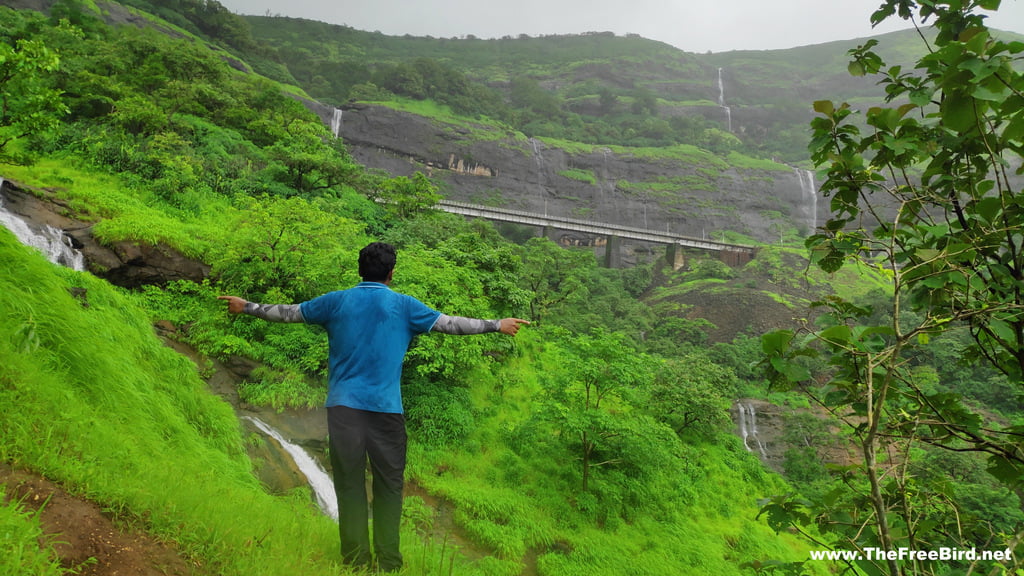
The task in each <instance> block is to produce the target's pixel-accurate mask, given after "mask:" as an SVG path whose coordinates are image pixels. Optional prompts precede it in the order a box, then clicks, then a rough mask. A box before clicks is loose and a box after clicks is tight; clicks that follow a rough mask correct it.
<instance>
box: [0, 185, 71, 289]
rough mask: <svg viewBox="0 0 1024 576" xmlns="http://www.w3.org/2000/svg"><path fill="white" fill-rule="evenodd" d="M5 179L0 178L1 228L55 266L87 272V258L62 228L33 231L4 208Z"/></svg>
mask: <svg viewBox="0 0 1024 576" xmlns="http://www.w3.org/2000/svg"><path fill="white" fill-rule="evenodd" d="M3 190H4V179H3V178H0V226H3V227H4V228H7V229H8V230H10V231H11V232H12V233H13V234H14V236H15V237H17V238H18V240H19V241H20V242H21V243H22V244H24V245H26V246H31V247H33V248H35V249H36V250H39V251H40V252H42V253H43V255H44V256H46V259H47V260H49V261H50V262H53V263H54V264H59V265H61V266H66V267H68V268H71V269H73V270H78V271H82V270H85V256H83V255H82V253H81V252H79V251H78V250H75V249H74V247H72V246H71V241H70V240H69V239H68V237H67V235H66V234H64V231H63V230H61V229H60V228H54V227H53V226H45V227H43V228H41V229H40V230H38V231H36V230H33V229H32V227H31V226H29V225H28V223H27V222H25V220H23V219H21V218H20V217H18V216H17V215H15V214H13V213H12V212H10V211H8V210H7V209H6V208H4V197H3Z"/></svg>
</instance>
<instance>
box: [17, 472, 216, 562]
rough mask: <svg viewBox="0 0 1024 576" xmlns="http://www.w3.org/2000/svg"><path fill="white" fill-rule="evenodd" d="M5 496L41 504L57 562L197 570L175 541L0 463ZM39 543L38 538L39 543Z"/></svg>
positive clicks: (26, 504)
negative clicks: (122, 522) (137, 527)
mask: <svg viewBox="0 0 1024 576" xmlns="http://www.w3.org/2000/svg"><path fill="white" fill-rule="evenodd" d="M0 484H4V485H5V486H6V490H5V492H6V499H7V500H15V501H19V502H21V503H22V506H23V507H24V508H25V509H27V510H40V509H41V510H42V511H41V512H40V514H39V520H40V524H41V525H42V528H43V532H44V533H45V534H46V537H47V539H48V540H49V541H52V542H54V549H55V550H56V552H57V555H58V557H59V558H60V563H61V565H62V566H64V567H65V568H67V569H74V570H77V571H76V572H75V573H76V574H80V575H82V576H196V575H198V574H199V572H198V570H197V567H196V566H195V564H193V563H191V562H188V561H186V560H185V559H184V558H183V557H182V556H181V554H180V553H179V552H178V550H177V549H176V548H175V546H174V545H172V544H168V543H165V542H160V541H158V540H156V539H154V538H153V537H151V536H149V535H147V534H145V533H144V532H140V531H137V530H132V529H130V528H128V529H125V528H124V527H123V526H119V525H118V524H116V523H115V522H114V521H113V520H112V519H111V518H110V516H109V514H106V513H104V511H103V510H102V509H101V508H100V507H99V506H98V505H97V504H95V503H94V502H90V501H88V500H84V499H81V498H77V497H75V496H72V495H70V494H69V493H68V492H67V491H66V490H64V489H63V488H61V487H60V486H59V485H58V484H56V483H54V482H51V481H50V480H47V479H46V478H43V477H41V476H39V475H37V474H33V473H31V472H27V471H25V470H16V469H13V468H11V467H10V466H9V465H7V464H4V463H0ZM41 544H42V543H41Z"/></svg>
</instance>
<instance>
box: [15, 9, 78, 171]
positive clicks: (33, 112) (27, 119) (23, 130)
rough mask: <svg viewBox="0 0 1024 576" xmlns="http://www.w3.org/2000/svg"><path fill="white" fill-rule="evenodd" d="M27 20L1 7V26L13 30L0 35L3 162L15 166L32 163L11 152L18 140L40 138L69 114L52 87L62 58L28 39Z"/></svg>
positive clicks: (37, 42) (29, 158)
mask: <svg viewBox="0 0 1024 576" xmlns="http://www.w3.org/2000/svg"><path fill="white" fill-rule="evenodd" d="M31 19H32V18H31V17H27V18H26V20H31ZM26 20H22V19H21V18H20V16H19V15H17V14H16V13H14V12H13V11H12V10H10V9H9V8H4V7H0V22H3V23H4V24H7V25H10V26H13V28H8V29H7V30H6V31H4V32H0V162H7V163H12V164H27V163H29V162H31V157H30V156H28V155H27V154H25V153H24V152H21V151H14V150H12V143H13V142H14V141H15V140H18V139H20V138H24V137H26V136H30V135H36V136H41V135H42V133H44V132H47V131H49V130H52V129H53V128H55V127H56V126H57V125H58V124H59V123H60V121H61V118H62V117H63V116H64V115H66V114H67V113H68V112H69V109H68V107H67V105H66V104H65V103H64V102H63V101H62V99H61V92H60V90H57V89H55V88H54V87H53V85H52V79H53V77H54V75H55V74H56V73H57V71H58V69H59V67H60V58H59V57H58V55H57V53H55V52H54V51H52V50H50V49H49V48H47V47H46V45H45V44H44V43H43V42H42V40H39V39H34V38H31V37H28V36H27V31H26V30H24V28H23V27H28V26H29V25H31V22H27V21H26Z"/></svg>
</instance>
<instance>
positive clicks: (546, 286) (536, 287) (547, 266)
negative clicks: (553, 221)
mask: <svg viewBox="0 0 1024 576" xmlns="http://www.w3.org/2000/svg"><path fill="white" fill-rule="evenodd" d="M584 259H590V260H592V257H591V256H590V254H585V253H582V252H574V251H572V250H567V249H565V248H562V247H561V246H559V245H557V244H555V243H554V242H552V241H551V240H548V239H547V238H531V239H530V240H528V241H527V242H526V246H524V247H523V272H522V276H521V282H522V285H523V287H524V288H526V289H527V290H529V291H530V292H531V293H532V294H533V297H532V298H531V300H530V318H531V320H532V321H534V322H537V323H542V322H543V320H544V318H545V317H546V316H547V314H548V312H549V310H551V309H552V308H553V307H555V306H562V305H567V306H573V305H575V304H578V303H580V302H583V301H584V300H585V299H586V297H587V289H586V287H585V284H584V279H585V277H586V270H587V269H588V267H587V266H586V265H585V264H584V261H583V260H584ZM590 268H593V265H591V266H590Z"/></svg>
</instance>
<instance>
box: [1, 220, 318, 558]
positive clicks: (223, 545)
mask: <svg viewBox="0 0 1024 576" xmlns="http://www.w3.org/2000/svg"><path fill="white" fill-rule="evenodd" d="M0 269H2V270H0V357H2V358H3V362H0V406H5V407H9V409H8V410H5V414H4V417H3V419H2V420H0V459H2V460H4V461H7V462H11V463H12V464H13V465H16V466H23V467H26V468H29V469H32V470H35V471H37V472H39V473H41V474H43V475H45V476H47V477H48V478H51V479H54V480H58V481H60V482H62V483H64V484H66V485H68V486H69V487H70V488H71V490H72V491H73V492H76V493H78V494H79V495H81V496H85V497H87V498H90V499H92V500H95V501H97V502H99V503H101V505H103V506H105V507H106V508H108V509H110V510H112V511H114V512H115V514H117V515H119V516H120V517H121V518H122V519H124V520H127V521H130V522H133V523H136V524H138V525H139V526H141V527H142V528H145V529H146V530H148V531H149V532H151V533H153V534H155V535H157V536H158V537H162V538H165V539H168V540H173V541H176V542H178V543H179V545H180V547H181V549H182V550H183V551H184V552H185V554H187V555H188V556H191V557H193V558H195V559H196V560H197V562H199V563H201V564H202V565H203V566H204V570H206V571H207V572H208V573H210V574H246V575H251V574H258V575H262V574H266V575H274V574H282V575H285V574H288V575H290V574H295V573H297V572H296V570H298V571H299V572H300V573H303V574H337V573H338V566H337V565H336V562H335V560H336V557H337V531H336V530H337V529H336V527H335V525H334V524H333V522H332V521H331V520H329V519H327V518H326V517H323V516H321V515H320V514H319V513H318V512H317V511H316V510H315V508H314V507H313V506H312V505H311V504H310V503H309V502H308V501H305V500H303V501H298V500H296V499H287V498H279V497H274V496H271V495H268V494H267V493H266V492H265V491H264V490H263V489H262V487H261V486H260V485H259V483H258V482H257V480H255V477H254V476H253V474H252V473H251V470H250V469H251V464H250V462H249V460H248V458H247V457H246V456H245V453H244V451H243V449H242V446H243V444H242V436H241V431H240V428H239V425H238V421H237V419H236V418H235V415H234V413H233V412H232V409H231V407H230V406H229V405H227V404H226V403H225V402H223V401H221V400H220V399H219V398H217V397H215V396H213V395H212V394H211V393H209V392H208V391H207V390H206V389H205V385H204V384H203V382H202V381H201V380H200V379H199V377H198V375H197V373H196V369H195V366H194V365H192V364H191V363H190V362H189V361H188V360H186V359H184V358H183V357H181V356H179V355H177V354H176V353H174V352H173V351H172V350H171V349H170V348H167V347H165V346H163V345H162V344H161V342H160V341H159V340H158V339H157V338H156V336H155V335H154V334H153V330H152V328H151V327H150V325H149V323H148V321H147V319H146V317H145V314H144V313H143V312H142V311H141V310H139V309H137V308H136V307H135V306H134V305H133V304H132V302H131V299H130V298H128V297H126V296H125V295H123V294H121V293H119V292H118V291H117V290H116V289H114V288H112V287H110V286H109V285H107V284H106V283H104V282H102V281H100V280H97V279H95V278H93V277H91V276H90V275H88V274H81V273H76V272H73V271H69V270H65V269H61V268H57V267H55V266H53V265H51V264H49V263H48V262H46V261H45V260H44V259H43V258H42V257H41V256H39V255H37V254H34V253H31V252H30V251H29V250H28V249H26V248H23V247H22V246H21V245H20V244H18V242H17V240H15V239H14V238H13V236H11V234H10V233H8V232H7V231H6V230H2V229H0ZM71 288H75V289H78V293H79V294H80V295H81V294H84V296H80V297H78V298H76V297H74V296H72V294H71V293H70V292H69V289H71ZM81 290H84V293H83V292H81ZM9 510H10V509H8V514H9ZM18 532H19V533H21V534H24V533H25V531H24V530H19V531H18ZM12 573H18V572H12Z"/></svg>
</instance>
